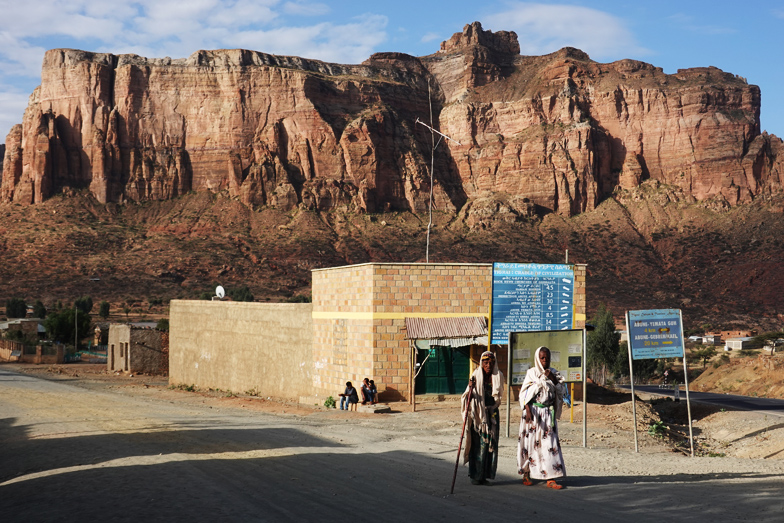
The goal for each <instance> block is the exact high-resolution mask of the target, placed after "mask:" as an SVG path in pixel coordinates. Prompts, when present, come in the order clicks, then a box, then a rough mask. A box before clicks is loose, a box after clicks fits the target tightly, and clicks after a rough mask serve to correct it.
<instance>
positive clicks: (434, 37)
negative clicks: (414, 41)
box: [420, 33, 439, 43]
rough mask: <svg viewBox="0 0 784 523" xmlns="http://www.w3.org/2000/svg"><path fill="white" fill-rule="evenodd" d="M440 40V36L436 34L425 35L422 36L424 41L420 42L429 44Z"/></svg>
mask: <svg viewBox="0 0 784 523" xmlns="http://www.w3.org/2000/svg"><path fill="white" fill-rule="evenodd" d="M438 39H439V36H438V35H437V34H436V33H425V35H424V36H422V39H421V40H420V42H422V43H427V42H432V41H433V40H438Z"/></svg>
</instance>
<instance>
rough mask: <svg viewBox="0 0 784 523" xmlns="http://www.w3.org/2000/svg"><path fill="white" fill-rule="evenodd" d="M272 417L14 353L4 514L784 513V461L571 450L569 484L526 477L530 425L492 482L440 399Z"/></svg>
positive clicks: (553, 520) (500, 517) (175, 517)
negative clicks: (462, 459) (376, 409)
mask: <svg viewBox="0 0 784 523" xmlns="http://www.w3.org/2000/svg"><path fill="white" fill-rule="evenodd" d="M378 416H379V417H378V418H376V417H374V416H373V415H366V416H365V417H363V416H361V415H357V416H352V415H349V414H343V413H340V412H339V411H338V412H335V411H332V412H327V411H321V412H316V413H314V414H311V415H307V416H294V415H271V414H266V413H263V412H258V411H249V410H247V409H240V408H237V407H232V406H225V404H221V403H220V400H219V399H215V400H214V401H213V400H210V399H207V400H204V399H203V398H202V397H200V396H198V395H195V394H194V395H188V393H181V392H178V391H169V390H167V389H163V390H156V389H154V388H150V389H142V390H140V391H136V390H130V391H129V390H128V389H123V387H120V386H118V387H115V388H113V389H101V390H89V389H86V388H84V387H83V386H77V385H76V384H74V383H69V382H68V381H50V380H44V379H40V378H36V377H31V376H27V375H23V374H17V373H14V372H10V371H7V370H4V369H3V368H2V366H0V522H3V523H5V522H17V521H20V522H21V521H35V522H41V521H64V522H71V521H74V522H93V521H97V522H104V521H134V522H135V521H167V522H178V521H186V522H188V523H193V522H202V521H204V522H213V521H215V522H227V521H228V522H247V521H272V522H277V521H306V522H310V521H319V522H321V521H327V522H331V521H335V522H341V523H342V522H345V521H373V522H377V523H385V522H388V521H403V522H406V523H412V522H417V521H427V522H434V521H436V522H440V521H450V522H452V521H472V522H473V521H481V522H491V521H546V522H548V523H558V522H569V523H571V522H580V523H599V522H601V523H611V522H624V523H626V522H629V521H633V522H635V523H642V522H647V521H651V522H654V521H655V522H657V523H660V522H662V521H680V522H682V521H688V522H703V521H714V522H724V521H754V522H755V523H767V522H770V523H773V522H779V521H781V517H782V514H784V495H782V492H783V491H784V464H782V463H780V462H773V461H764V462H763V461H758V460H739V459H734V458H699V459H697V458H694V459H689V458H686V457H683V456H681V455H680V454H674V453H671V452H662V451H661V450H655V449H654V450H651V453H649V454H645V453H640V454H634V453H632V452H630V451H629V450H625V449H617V448H607V447H603V448H602V447H596V448H588V449H583V448H582V447H577V446H574V445H570V446H567V447H565V448H564V456H565V459H566V462H567V470H568V471H569V474H570V476H569V478H568V479H567V482H566V484H567V488H566V489H565V490H563V491H560V492H556V491H553V490H551V489H547V488H544V487H543V486H542V485H535V486H533V487H523V486H522V485H521V483H520V479H519V476H518V475H517V473H516V466H515V460H514V455H515V448H516V443H517V442H516V439H515V438H502V440H501V444H500V454H501V457H500V460H499V461H500V463H499V473H498V476H497V477H496V481H495V482H494V484H493V485H492V486H487V487H486V486H481V487H473V486H471V485H470V484H469V482H468V478H467V477H466V469H465V468H461V470H460V473H459V475H458V482H457V485H456V488H455V494H454V495H450V494H449V485H450V480H451V477H452V473H453V470H454V459H455V454H456V450H457V448H456V447H457V441H456V439H457V435H458V434H459V423H458V422H457V421H456V420H453V419H451V417H450V418H438V417H433V416H432V415H431V416H430V417H428V415H427V414H426V413H410V412H400V413H396V414H390V415H378Z"/></svg>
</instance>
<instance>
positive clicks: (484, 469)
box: [461, 351, 504, 485]
mask: <svg viewBox="0 0 784 523" xmlns="http://www.w3.org/2000/svg"><path fill="white" fill-rule="evenodd" d="M471 378H472V382H469V384H468V387H467V388H466V391H465V392H464V393H463V396H462V398H461V407H462V411H463V419H465V418H466V416H468V417H469V420H468V422H467V423H468V425H469V430H467V431H466V444H465V450H464V451H463V464H465V463H468V475H469V476H470V477H471V483H472V484H474V485H484V484H487V480H488V479H495V472H496V468H497V467H498V427H499V423H498V407H499V406H500V405H501V397H502V396H503V394H504V375H503V373H502V372H501V371H500V370H498V364H497V363H496V360H495V354H493V353H492V352H490V351H485V352H483V353H482V357H481V360H480V364H479V367H478V368H477V369H476V370H475V371H474V373H473V375H472V376H471ZM472 385H473V389H471V387H472ZM469 390H471V391H472V392H471V403H470V404H469V403H468V391H469Z"/></svg>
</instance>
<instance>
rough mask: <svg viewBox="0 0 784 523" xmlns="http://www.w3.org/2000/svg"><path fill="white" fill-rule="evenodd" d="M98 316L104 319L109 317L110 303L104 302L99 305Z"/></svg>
mask: <svg viewBox="0 0 784 523" xmlns="http://www.w3.org/2000/svg"><path fill="white" fill-rule="evenodd" d="M98 316H100V317H101V318H103V319H106V318H108V317H109V302H108V301H102V302H101V303H100V304H99V305H98Z"/></svg>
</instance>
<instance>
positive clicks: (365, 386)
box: [338, 378, 378, 410]
mask: <svg viewBox="0 0 784 523" xmlns="http://www.w3.org/2000/svg"><path fill="white" fill-rule="evenodd" d="M360 390H361V391H362V405H366V404H368V403H371V404H375V403H376V402H378V391H377V390H376V384H375V382H374V381H373V380H369V379H367V378H365V379H364V380H362V388H361V389H360ZM338 396H340V410H349V408H350V407H352V406H353V407H354V409H356V408H357V407H356V405H357V403H359V394H358V393H357V389H355V388H354V386H353V385H352V384H351V382H350V381H347V382H346V390H345V391H344V392H343V394H338ZM344 407H345V408H344Z"/></svg>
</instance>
